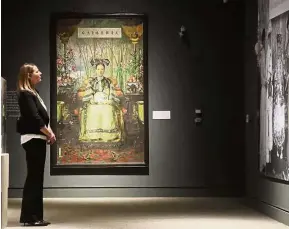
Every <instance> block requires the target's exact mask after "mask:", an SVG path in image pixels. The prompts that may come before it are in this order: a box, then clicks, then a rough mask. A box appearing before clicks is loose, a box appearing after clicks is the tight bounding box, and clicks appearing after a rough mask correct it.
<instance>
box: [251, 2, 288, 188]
mask: <svg viewBox="0 0 289 229" xmlns="http://www.w3.org/2000/svg"><path fill="white" fill-rule="evenodd" d="M255 53H256V55H257V63H258V69H259V76H258V77H259V85H258V87H259V110H260V115H259V171H260V173H261V175H262V176H263V177H265V178H266V179H270V180H273V181H276V182H281V183H287V184H288V183H289V144H288V143H289V138H288V136H289V135H288V130H289V129H288V120H289V112H288V111H289V110H288V108H289V93H288V92H289V90H288V89H289V0H258V31H257V42H256V45H255Z"/></svg>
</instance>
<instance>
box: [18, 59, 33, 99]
mask: <svg viewBox="0 0 289 229" xmlns="http://www.w3.org/2000/svg"><path fill="white" fill-rule="evenodd" d="M35 67H36V65H35V64H31V63H30V64H28V63H25V64H23V65H22V66H21V67H20V71H19V74H18V82H17V91H18V92H19V91H22V90H26V91H30V92H31V93H33V94H36V91H35V89H34V86H33V85H32V84H31V81H30V76H31V75H32V73H33V72H34V68H35Z"/></svg>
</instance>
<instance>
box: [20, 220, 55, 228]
mask: <svg viewBox="0 0 289 229" xmlns="http://www.w3.org/2000/svg"><path fill="white" fill-rule="evenodd" d="M49 224H51V223H50V222H48V221H45V220H39V221H35V222H25V223H24V225H23V226H24V227H29V226H30V227H31V226H32V227H37V226H39V227H41V226H42V227H43V226H47V225H49Z"/></svg>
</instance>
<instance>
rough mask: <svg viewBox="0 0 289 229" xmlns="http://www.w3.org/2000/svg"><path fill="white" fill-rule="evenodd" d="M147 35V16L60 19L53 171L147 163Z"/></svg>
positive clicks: (117, 169)
mask: <svg viewBox="0 0 289 229" xmlns="http://www.w3.org/2000/svg"><path fill="white" fill-rule="evenodd" d="M146 33H147V31H146V18H145V17H144V16H143V15H119V14H118V15H83V14H81V15H80V14H68V15H67V14H66V15H65V14H63V15H62V16H59V15H58V17H54V20H53V22H52V27H51V39H52V47H51V48H52V55H51V65H52V73H54V74H52V75H51V78H52V80H51V82H52V84H51V89H52V90H51V92H52V93H51V96H52V98H51V108H52V109H51V116H52V117H53V121H52V123H53V127H54V129H55V130H56V137H57V143H56V145H53V146H52V154H51V157H52V167H51V170H52V173H53V171H62V172H55V173H61V174H81V173H86V174H91V173H93V174H98V173H103V174H106V173H107V174H108V173H115V174H124V173H127V172H128V171H129V169H130V168H131V169H133V170H134V172H136V173H138V172H140V171H141V170H142V171H143V169H144V168H147V166H148V152H147V145H148V142H147V140H148V139H147V137H146V134H147V126H148V123H147V71H146V65H147V62H146V57H147V53H146V51H147V44H146V35H147V34H146ZM138 169H139V171H138ZM84 171H86V172H84Z"/></svg>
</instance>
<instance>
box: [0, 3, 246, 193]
mask: <svg viewBox="0 0 289 229" xmlns="http://www.w3.org/2000/svg"><path fill="white" fill-rule="evenodd" d="M2 4H3V9H4V10H3V11H2V12H3V14H2V17H3V19H2V24H3V26H2V50H1V52H2V76H3V77H5V78H6V79H7V83H8V90H9V91H11V90H15V83H16V77H17V73H18V69H19V67H20V66H21V65H22V64H23V63H24V62H33V63H36V64H37V65H38V67H39V68H40V70H41V71H42V73H43V80H42V83H41V85H40V86H39V90H40V93H41V95H42V97H43V99H44V101H45V103H46V104H47V106H48V109H50V106H49V98H50V94H49V93H50V88H51V84H50V66H49V63H50V62H49V61H50V59H49V58H50V57H49V48H50V47H49V19H50V18H49V17H50V13H51V12H60V11H80V12H101V13H111V12H113V13H114V12H133V13H146V14H147V15H148V19H149V22H148V77H149V79H148V83H149V85H148V86H149V101H148V102H149V106H148V107H149V123H148V125H149V142H150V145H149V161H150V165H149V166H150V168H149V175H144V176H124V175H121V176H117V175H114V176H107V175H102V176H97V175H87V176H50V171H49V160H50V155H49V153H48V154H47V164H46V169H45V184H44V186H45V192H46V195H47V196H49V195H51V196H109V195H111V196H119V195H120V196H132V195H136V196H138V195H144V196H151V195H152V196H153V195H233V196H237V195H242V194H243V191H244V182H245V181H244V178H245V171H244V123H245V116H244V108H243V105H244V82H243V55H242V53H243V34H244V31H243V29H244V25H243V22H244V20H243V11H242V10H243V8H242V4H241V3H240V2H236V1H233V2H232V3H229V4H223V3H222V1H217V0H215V1H213V0H212V1H205V2H203V3H200V1H198V2H194V6H193V7H189V5H188V4H189V1H186V0H180V1H178V2H175V1H167V0H166V1H164V0H159V1H144V0H137V1H131V0H124V1H116V0H106V1H97V2H95V1H90V0H83V1H76V0H74V1H49V0H46V1H38V2H36V3H34V2H33V3H32V1H30V0H27V1H25V2H20V3H15V4H17V8H15V4H14V5H11V6H8V4H7V1H4V2H2ZM164 6H165V7H164ZM182 25H184V26H185V27H186V29H187V32H188V37H187V38H188V39H187V40H186V41H183V40H182V39H180V37H179V31H180V27H181V26H182ZM16 28H17V29H16ZM195 109H201V110H202V112H203V117H204V119H203V122H202V124H201V125H198V126H197V125H195V123H194V118H195ZM153 110H170V111H171V120H152V111H153ZM7 125H8V128H7V130H8V133H7V134H8V139H9V140H8V152H9V154H10V179H9V180H10V196H18V197H19V196H21V189H22V187H23V184H24V181H25V174H26V165H25V154H24V151H23V149H22V148H21V146H20V143H19V135H17V134H16V132H15V119H14V118H8V120H7ZM48 152H49V148H48ZM94 188H97V189H94Z"/></svg>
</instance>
